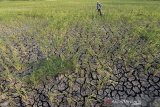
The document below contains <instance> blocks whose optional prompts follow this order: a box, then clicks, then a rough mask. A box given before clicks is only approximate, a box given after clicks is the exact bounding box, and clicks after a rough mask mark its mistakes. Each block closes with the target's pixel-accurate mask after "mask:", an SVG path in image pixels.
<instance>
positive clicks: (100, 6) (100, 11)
mask: <svg viewBox="0 0 160 107" xmlns="http://www.w3.org/2000/svg"><path fill="white" fill-rule="evenodd" d="M97 10H98V13H99V14H100V15H102V5H101V4H100V3H99V2H98V1H97Z"/></svg>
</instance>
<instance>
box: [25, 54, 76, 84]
mask: <svg viewBox="0 0 160 107" xmlns="http://www.w3.org/2000/svg"><path fill="white" fill-rule="evenodd" d="M33 67H34V68H33V69H34V70H33V72H32V73H31V75H28V76H26V77H24V81H25V82H27V83H29V84H30V83H31V84H38V83H39V82H41V81H43V80H44V79H45V78H46V77H53V76H55V75H57V74H59V73H64V72H67V71H72V70H73V69H74V65H73V63H72V61H67V60H63V59H62V58H59V57H53V56H52V57H49V58H46V59H44V60H42V61H40V63H39V64H38V66H37V65H33Z"/></svg>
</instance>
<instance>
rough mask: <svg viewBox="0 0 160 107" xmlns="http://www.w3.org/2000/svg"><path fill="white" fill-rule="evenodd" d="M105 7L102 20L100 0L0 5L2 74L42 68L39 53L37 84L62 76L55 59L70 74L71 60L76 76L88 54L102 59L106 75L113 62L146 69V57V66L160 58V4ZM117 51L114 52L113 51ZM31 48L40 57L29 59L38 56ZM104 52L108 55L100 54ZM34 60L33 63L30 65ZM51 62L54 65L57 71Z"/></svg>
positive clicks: (128, 2)
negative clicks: (43, 78) (48, 77)
mask: <svg viewBox="0 0 160 107" xmlns="http://www.w3.org/2000/svg"><path fill="white" fill-rule="evenodd" d="M101 3H102V5H103V8H102V12H103V13H104V14H103V16H102V17H100V16H99V15H98V14H97V11H96V0H76V1H75V0H52V1H48V0H45V1H1V2H0V65H2V66H3V69H0V70H1V71H2V72H1V73H2V74H3V73H6V71H9V73H11V75H13V74H17V73H22V72H23V71H24V70H25V69H26V68H28V67H29V66H30V64H32V63H37V62H39V58H38V54H40V53H41V54H43V57H44V58H46V59H45V60H44V61H42V62H40V65H41V66H40V67H39V69H37V70H35V71H34V72H33V74H31V75H32V77H31V78H32V80H33V78H35V77H36V79H35V81H36V80H37V79H38V78H40V77H41V76H42V75H44V74H45V75H52V74H55V73H57V72H59V71H62V70H63V69H62V67H61V66H59V65H54V64H58V63H57V61H55V60H54V59H52V58H51V59H50V56H54V58H57V57H58V59H57V60H58V62H59V61H60V63H62V65H63V64H64V65H63V66H67V67H66V68H67V69H68V65H66V64H65V63H67V62H65V60H71V59H72V60H73V64H74V66H75V67H77V68H76V69H77V70H78V69H79V68H78V67H79V63H78V59H79V58H80V54H81V52H82V51H84V50H85V51H86V53H89V55H91V56H96V57H98V59H99V60H98V61H99V62H98V63H100V64H101V67H100V69H101V70H103V69H105V68H107V67H109V69H112V68H113V67H111V66H110V64H109V62H107V63H106V61H108V60H110V58H113V59H112V60H115V59H116V58H122V57H123V58H124V59H125V60H126V61H128V62H130V60H132V61H135V62H136V64H135V65H137V64H139V63H141V60H142V57H143V58H145V59H146V60H147V62H153V61H154V60H155V59H156V58H159V51H160V29H159V28H160V14H159V11H160V6H159V5H160V2H159V1H151V0H141V1H139V0H123V1H122V0H121V1H120V0H101ZM103 36H104V39H105V38H106V37H109V39H108V40H106V42H105V43H102V42H101V39H100V38H103ZM76 43H77V45H75V44H76ZM36 46H37V47H36ZM116 46H118V48H117V50H116V51H115V50H114V49H112V48H114V47H116ZM30 47H35V48H34V49H38V51H35V52H33V53H34V54H32V55H30V53H29V52H31V51H34V49H32V50H29V49H30ZM77 47H78V49H77ZM99 47H103V50H101V51H99ZM76 49H77V50H76ZM62 50H64V51H62ZM111 51H112V52H111ZM126 52H127V54H126V55H125V53H126ZM35 53H38V54H35ZM112 53H114V55H113V56H114V57H113V56H112V55H111V54H112ZM29 56H32V58H29V59H27V58H28V57H29ZM141 56H142V57H141ZM89 57H90V56H85V58H84V60H83V61H84V63H85V64H89V62H88V58H89ZM61 59H64V62H63V61H62V60H61ZM104 59H105V61H104ZM52 61H55V62H54V63H53V66H52V65H51V64H52ZM44 66H45V67H44ZM55 67H57V68H55ZM11 70H12V71H11ZM110 71H112V70H110ZM157 71H158V69H157ZM7 75H8V73H7Z"/></svg>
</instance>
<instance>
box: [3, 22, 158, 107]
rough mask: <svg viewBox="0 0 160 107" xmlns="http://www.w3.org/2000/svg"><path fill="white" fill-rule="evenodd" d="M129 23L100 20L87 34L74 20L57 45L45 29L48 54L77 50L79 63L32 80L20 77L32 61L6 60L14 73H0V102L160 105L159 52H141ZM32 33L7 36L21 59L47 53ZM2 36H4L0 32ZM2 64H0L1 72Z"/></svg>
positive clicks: (17, 105) (48, 106) (23, 105)
mask: <svg viewBox="0 0 160 107" xmlns="http://www.w3.org/2000/svg"><path fill="white" fill-rule="evenodd" d="M43 26H44V25H43ZM24 29H27V27H25V28H24ZM129 29H130V27H129V26H124V25H123V27H122V26H121V27H119V29H117V31H116V33H114V32H115V31H114V32H113V31H112V27H111V26H109V25H104V26H101V27H99V30H97V32H98V33H95V29H94V28H93V29H92V31H91V34H92V36H91V37H90V36H89V35H88V31H85V29H84V28H83V27H82V26H81V25H79V24H77V25H75V26H73V27H71V29H69V30H68V31H67V33H66V35H65V39H64V41H63V45H62V47H60V48H56V47H54V45H53V42H54V41H52V39H51V38H50V36H48V35H47V36H48V41H49V42H50V46H51V48H50V49H49V50H50V51H48V52H47V56H50V55H55V56H57V57H60V55H61V54H64V56H65V58H68V60H70V59H71V58H73V57H74V56H75V55H77V54H78V55H77V56H78V60H77V63H78V64H77V65H78V66H79V67H78V69H75V70H71V71H68V72H65V73H60V74H57V75H55V76H53V77H49V76H47V77H46V78H45V79H44V80H43V81H41V84H38V85H35V86H34V85H31V84H27V83H23V82H22V81H20V80H19V79H18V78H19V77H21V78H22V77H25V76H28V75H30V74H31V73H32V71H33V69H32V66H29V67H27V68H26V69H25V70H22V71H20V72H18V73H17V72H16V73H14V71H15V70H16V69H15V68H14V67H12V66H10V67H9V71H10V72H11V73H14V76H15V78H12V77H11V78H12V79H11V78H5V77H3V76H1V77H0V83H1V86H0V107H158V103H159V101H160V74H159V73H156V72H158V71H159V67H160V56H159V54H158V53H155V54H152V52H150V53H151V55H150V54H149V55H148V53H147V54H146V53H143V52H142V48H143V47H144V46H145V45H146V44H145V43H147V41H146V39H144V38H139V37H137V38H135V39H133V37H132V36H131V34H130V30H129ZM10 30H11V29H10ZM13 31H14V32H15V31H16V30H15V29H14V30H13ZM13 31H11V32H13ZM23 32H24V30H23ZM7 33H8V32H7ZM26 34H27V33H26ZM8 35H11V34H8ZM33 35H34V36H31V38H29V37H26V35H25V33H22V32H20V33H19V35H18V37H19V39H18V41H14V40H12V41H11V43H12V44H13V47H14V48H15V49H16V50H17V52H18V56H19V58H20V60H21V61H22V63H33V62H34V61H36V60H43V59H44V58H45V57H46V55H45V54H44V53H43V52H42V51H41V49H40V45H39V44H40V43H38V41H36V39H35V36H38V33H37V34H36V33H33ZM97 35H98V36H97ZM1 38H3V40H4V41H5V40H6V39H5V37H3V36H2V35H1ZM71 38H72V39H73V40H74V41H72V46H73V47H72V48H73V50H72V51H70V52H69V51H68V50H67V49H68V47H69V46H70V45H68V44H69V43H70V41H67V40H69V39H71ZM19 43H22V44H21V45H20V44H19ZM124 43H125V44H124ZM6 44H7V43H6ZM132 45H136V47H137V48H136V52H137V54H136V56H133V57H130V56H129V55H130V54H129V49H130V48H131V47H132ZM7 46H8V45H6V47H7ZM22 47H23V49H22ZM7 49H8V50H9V49H10V47H7ZM148 56H152V58H151V57H148ZM0 57H1V59H3V62H5V61H6V60H7V59H6V58H5V56H4V54H2V55H1V56H0ZM135 57H136V58H137V59H136V58H135ZM150 58H151V59H152V60H151V59H150ZM10 59H12V57H10ZM5 70H6V69H5V67H4V66H3V64H0V71H1V73H3V72H4V71H5Z"/></svg>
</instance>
